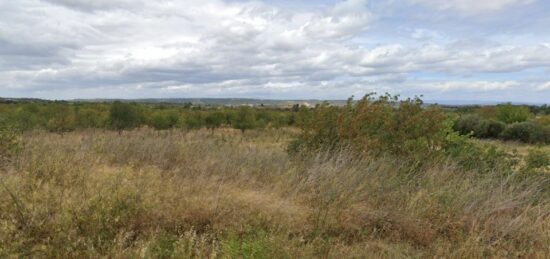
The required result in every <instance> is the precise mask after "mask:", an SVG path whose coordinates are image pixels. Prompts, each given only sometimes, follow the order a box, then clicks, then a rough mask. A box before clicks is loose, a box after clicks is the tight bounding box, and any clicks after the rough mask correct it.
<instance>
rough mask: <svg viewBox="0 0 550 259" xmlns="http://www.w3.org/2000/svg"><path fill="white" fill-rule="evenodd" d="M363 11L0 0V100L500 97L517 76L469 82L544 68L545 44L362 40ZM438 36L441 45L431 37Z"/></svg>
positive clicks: (369, 20)
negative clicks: (432, 77)
mask: <svg viewBox="0 0 550 259" xmlns="http://www.w3.org/2000/svg"><path fill="white" fill-rule="evenodd" d="M427 1H428V0H424V2H427ZM450 2H452V3H455V2H456V3H458V2H459V1H450ZM515 3H519V2H518V1H515ZM501 4H502V7H499V8H505V7H506V6H507V5H508V6H511V5H513V3H509V4H503V3H501ZM368 6H369V5H368V3H367V2H366V1H363V0H348V1H339V2H337V3H336V4H335V5H334V6H331V7H326V8H324V9H323V10H321V11H318V10H314V9H312V10H300V11H296V10H290V9H285V8H279V7H274V6H272V5H270V4H268V3H267V2H265V3H262V2H232V3H227V2H224V1H222V0H203V1H191V0H182V1H179V0H163V1H127V0H116V1H67V0H48V1H39V0H19V1H12V2H5V3H1V4H0V55H1V57H2V58H1V59H0V95H13V94H12V93H14V92H16V91H17V93H20V94H21V95H38V96H49V97H52V96H53V97H55V96H54V94H57V95H59V96H62V97H68V98H70V97H86V96H82V95H89V94H92V95H94V94H95V95H98V96H94V97H110V96H108V95H110V94H113V95H121V94H122V95H123V96H130V97H145V96H149V97H154V96H160V95H162V96H190V95H192V96H201V95H202V96H228V95H232V96H248V97H262V96H263V97H265V96H267V97H270V96H271V97H277V98H282V97H293V98H296V97H297V96H300V97H304V98H308V97H310V96H311V97H320V98H331V97H332V98H334V97H337V98H345V97H347V96H349V95H351V94H355V95H359V93H366V92H368V91H372V90H374V89H377V90H378V91H392V92H403V91H413V90H418V91H436V92H437V91H440V92H452V91H459V90H463V91H470V92H477V91H484V92H497V91H508V90H510V89H515V88H517V87H518V86H519V84H518V82H516V81H519V80H518V79H511V80H508V79H506V80H499V79H494V80H493V79H490V78H489V79H487V78H484V79H476V78H475V76H476V75H477V74H479V73H483V74H492V73H505V72H515V73H519V72H522V71H525V70H529V69H539V70H541V69H550V44H548V43H543V42H534V43H525V44H523V45H519V44H501V43H498V42H492V43H491V44H486V43H485V42H482V43H480V42H467V44H465V42H466V41H462V40H450V39H448V38H446V37H445V35H443V34H444V32H438V31H436V30H432V29H418V30H415V31H413V33H412V34H411V33H408V35H407V37H410V41H411V42H414V44H411V43H410V42H406V41H403V42H402V41H398V40H387V41H381V42H376V44H370V45H367V44H362V43H361V40H365V39H371V40H372V39H373V38H374V39H376V35H373V33H374V32H373V31H372V30H369V28H372V27H373V26H375V25H376V24H377V22H381V21H379V20H377V19H376V18H375V17H376V14H374V13H373V12H372V11H371V10H369V9H368ZM438 8H439V7H438ZM449 8H451V7H449ZM452 8H455V7H452ZM478 8H480V7H479V6H478ZM483 8H485V9H487V8H488V7H483ZM491 8H494V7H491ZM491 8H489V9H491ZM489 9H487V10H489ZM495 10H496V9H495ZM441 38H445V42H439V41H437V40H435V39H441ZM449 42H451V43H449ZM422 73H428V74H436V75H437V76H440V77H447V78H446V79H445V80H444V79H441V78H439V79H438V80H436V81H422V80H419V79H418V78H417V76H418V74H422ZM465 77H474V78H470V79H468V80H464V78H465ZM536 80H538V81H547V78H542V79H541V78H537V79H536ZM513 82H515V83H513ZM415 84H417V85H415ZM530 86H531V87H534V86H532V85H530ZM94 89H95V90H94ZM109 89H110V90H109ZM531 89H535V88H531ZM94 91H95V92H94ZM79 93H80V94H79ZM102 95H104V96H102Z"/></svg>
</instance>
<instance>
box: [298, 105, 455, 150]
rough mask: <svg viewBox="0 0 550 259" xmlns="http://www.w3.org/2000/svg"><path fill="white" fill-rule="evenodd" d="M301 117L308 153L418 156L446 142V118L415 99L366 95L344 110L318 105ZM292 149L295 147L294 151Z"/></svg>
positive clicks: (303, 112) (300, 123) (303, 136)
mask: <svg viewBox="0 0 550 259" xmlns="http://www.w3.org/2000/svg"><path fill="white" fill-rule="evenodd" d="M300 113H302V114H303V116H307V118H305V119H304V118H301V117H303V116H299V118H298V125H299V126H300V127H301V128H302V129H303V134H302V136H301V138H302V139H303V147H304V148H305V149H308V150H319V149H325V150H326V149H328V150H334V149H336V148H339V147H351V148H352V149H354V150H356V151H358V152H359V153H370V154H374V155H379V154H383V153H390V154H394V155H405V156H407V155H418V154H426V153H430V152H432V151H435V150H437V149H439V148H440V147H441V145H442V144H443V143H444V141H445V135H444V134H443V132H444V128H445V125H444V123H443V122H444V120H445V118H446V116H445V114H444V113H443V112H442V111H441V110H440V109H438V108H436V107H428V108H423V107H422V101H421V100H420V99H418V98H415V99H407V100H402V101H399V100H398V98H397V97H392V96H390V95H385V96H381V97H379V98H377V99H375V98H372V97H371V95H366V96H365V97H364V98H363V99H361V100H359V101H357V102H356V103H355V104H354V103H353V102H352V100H351V99H350V100H349V101H348V104H347V105H346V106H345V107H344V108H339V107H333V106H329V105H328V104H326V103H324V104H321V105H318V106H317V107H316V108H315V109H314V110H313V112H312V113H311V115H309V116H308V114H309V113H308V112H306V111H301V112H300ZM293 148H295V147H293Z"/></svg>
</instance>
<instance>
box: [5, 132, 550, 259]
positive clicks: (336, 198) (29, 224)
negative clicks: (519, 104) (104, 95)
mask: <svg viewBox="0 0 550 259" xmlns="http://www.w3.org/2000/svg"><path fill="white" fill-rule="evenodd" d="M295 133H296V132H294V131H293V130H266V131H251V132H246V134H245V135H242V134H241V133H240V132H237V131H233V130H228V129H221V130H217V131H215V132H214V133H211V132H209V131H206V130H201V131H165V132H156V131H152V130H147V129H142V130H137V131H132V132H124V133H123V134H122V135H118V134H117V133H116V132H103V131H84V132H75V133H69V134H65V135H57V134H50V133H43V132H33V133H29V134H27V135H26V136H25V145H24V147H23V149H22V151H21V153H20V154H19V156H18V157H17V158H16V159H15V160H14V161H12V163H10V164H9V165H7V166H5V167H4V168H3V169H2V170H3V172H2V173H1V175H0V176H1V177H2V182H3V184H2V186H0V257H44V258H50V257H93V258H96V257H114V258H134V257H153V258H157V257H158V258H170V257H174V258H189V257H196V258H216V257H222V258H233V257H237V258H243V257H244V258H272V257H276V258H318V257H323V258H365V257H367V258H370V257H386V258H404V257H407V258H408V257H447V258H486V257H495V258H497V257H498V258H500V257H528V258H547V257H548V256H549V255H550V191H549V190H548V185H549V184H550V182H549V179H548V176H543V175H533V176H529V177H522V176H521V175H503V174H502V173H501V172H492V173H488V174H483V175H480V174H477V173H475V172H464V171H460V170H458V169H456V167H455V166H453V164H452V163H444V164H439V165H434V166H433V167H431V168H430V169H428V170H426V171H424V172H422V173H416V174H414V175H413V174H407V168H406V166H405V165H401V164H400V163H399V161H395V160H392V159H376V160H368V159H364V160H361V161H357V160H352V159H351V158H350V157H351V156H349V155H348V154H346V152H341V153H339V154H336V155H331V156H326V155H324V154H319V155H318V156H316V157H315V158H313V159H311V160H308V161H295V160H292V159H290V158H289V157H288V156H287V154H286V152H285V150H284V147H285V146H286V144H287V142H288V140H289V138H290V137H292V136H293V135H294V134H295ZM545 188H546V189H545Z"/></svg>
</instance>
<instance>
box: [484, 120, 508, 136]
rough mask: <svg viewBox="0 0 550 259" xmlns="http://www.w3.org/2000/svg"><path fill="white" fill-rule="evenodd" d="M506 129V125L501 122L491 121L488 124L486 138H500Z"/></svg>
mask: <svg viewBox="0 0 550 259" xmlns="http://www.w3.org/2000/svg"><path fill="white" fill-rule="evenodd" d="M505 128H506V124H504V123H503V122H500V121H496V120H489V121H488V122H487V132H486V134H485V136H486V137H487V138H498V137H499V136H500V134H502V132H503V131H504V129H505Z"/></svg>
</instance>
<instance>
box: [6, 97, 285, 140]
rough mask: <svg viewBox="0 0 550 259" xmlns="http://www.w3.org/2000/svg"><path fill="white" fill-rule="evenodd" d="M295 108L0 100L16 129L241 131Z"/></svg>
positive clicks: (279, 120)
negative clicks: (143, 128) (144, 128)
mask: <svg viewBox="0 0 550 259" xmlns="http://www.w3.org/2000/svg"><path fill="white" fill-rule="evenodd" d="M294 116H295V112H292V110H291V109H290V108H289V109H283V108H264V107H259V108H251V107H235V108H232V107H223V108H222V107H193V106H189V105H185V106H178V105H149V104H138V103H126V102H113V103H69V102H39V103H32V102H22V103H3V104H0V117H2V118H4V120H5V121H6V123H7V124H10V125H16V126H17V128H18V129H20V130H21V131H27V130H33V129H43V130H47V131H50V132H57V133H64V132H69V131H73V130H75V129H88V128H100V129H110V130H117V131H119V132H121V131H123V130H130V129H134V128H138V127H143V126H147V127H151V128H154V129H157V130H165V129H171V128H186V129H198V128H208V129H215V128H219V127H232V128H235V129H239V130H241V131H243V132H244V131H246V130H249V129H255V128H266V127H274V128H279V127H284V126H290V125H293V123H294Z"/></svg>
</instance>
